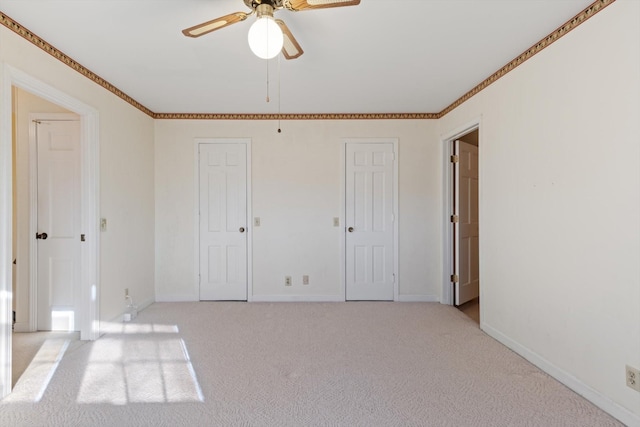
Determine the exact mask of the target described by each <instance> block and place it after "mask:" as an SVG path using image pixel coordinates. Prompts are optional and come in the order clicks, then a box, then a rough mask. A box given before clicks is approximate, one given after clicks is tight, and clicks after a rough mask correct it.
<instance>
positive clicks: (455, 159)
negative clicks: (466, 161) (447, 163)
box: [451, 154, 460, 163]
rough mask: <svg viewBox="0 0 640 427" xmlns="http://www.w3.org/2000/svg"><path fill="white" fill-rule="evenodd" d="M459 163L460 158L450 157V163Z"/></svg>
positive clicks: (456, 156)
mask: <svg viewBox="0 0 640 427" xmlns="http://www.w3.org/2000/svg"><path fill="white" fill-rule="evenodd" d="M459 161H460V158H459V157H458V155H456V154H454V155H452V156H451V163H458V162H459Z"/></svg>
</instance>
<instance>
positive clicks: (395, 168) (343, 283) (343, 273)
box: [340, 138, 401, 301]
mask: <svg viewBox="0 0 640 427" xmlns="http://www.w3.org/2000/svg"><path fill="white" fill-rule="evenodd" d="M381 143H386V144H392V145H393V152H394V153H395V159H394V161H393V215H394V217H395V220H394V221H393V271H394V274H395V279H396V280H395V282H394V283H393V300H394V301H398V294H399V288H400V279H401V278H400V274H399V270H398V241H399V238H398V237H399V236H398V230H399V227H398V224H399V222H400V216H399V215H398V198H399V197H398V189H399V187H398V169H399V167H398V163H399V161H398V159H399V157H400V152H399V150H398V138H343V140H342V144H341V146H340V148H341V149H340V158H341V160H340V164H341V165H342V168H341V169H342V170H341V177H340V192H341V194H340V200H341V203H342V205H341V208H340V231H341V232H340V259H341V262H340V281H341V283H340V292H341V295H342V297H343V299H344V301H346V300H347V286H346V263H347V256H346V255H347V253H346V237H347V230H346V227H347V225H346V223H345V221H346V209H347V203H346V185H347V158H346V146H347V144H381Z"/></svg>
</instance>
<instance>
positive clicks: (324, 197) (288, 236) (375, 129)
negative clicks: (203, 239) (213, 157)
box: [155, 120, 442, 301]
mask: <svg viewBox="0 0 640 427" xmlns="http://www.w3.org/2000/svg"><path fill="white" fill-rule="evenodd" d="M435 128H436V123H435V121H417V120H405V121H401V120H400V121H374V120H371V121H368V120H364V121H287V122H283V123H282V133H281V134H278V133H277V132H276V129H277V125H276V123H274V122H269V121H215V122H212V121H188V120H176V121H172V120H158V121H156V146H155V156H156V175H155V179H156V230H157V232H156V298H157V299H158V300H168V301H171V300H197V299H198V286H197V283H196V278H195V274H196V272H195V263H194V262H195V257H196V254H195V250H196V247H195V242H196V240H195V238H196V236H195V227H194V203H195V197H196V195H195V191H194V190H195V170H194V166H195V163H194V138H197V137H201V138H205V137H243V138H245V137H246V138H251V140H252V165H253V167H252V190H253V197H252V202H253V212H252V214H251V216H252V217H260V219H261V226H260V227H255V228H253V229H252V230H250V235H251V234H252V235H253V296H254V297H255V298H256V299H269V298H275V299H293V298H300V299H304V300H311V299H314V298H317V299H344V293H343V292H342V291H341V288H340V284H341V275H340V271H341V263H342V261H341V254H340V239H341V235H342V234H341V232H340V228H336V227H333V224H332V219H333V217H342V216H343V213H342V212H341V210H342V209H343V208H342V201H341V195H342V188H341V185H344V184H342V183H341V173H342V172H341V168H342V161H343V160H342V157H341V149H342V147H343V145H342V140H343V138H350V137H397V138H399V148H398V151H399V160H398V163H399V193H400V194H399V212H400V215H399V251H400V255H399V260H400V265H399V285H400V287H399V293H400V296H401V298H403V299H412V298H418V299H423V300H424V299H427V300H437V299H439V294H440V290H439V288H440V278H441V277H442V259H441V258H442V257H441V254H440V252H441V249H440V248H441V246H442V240H441V239H442V236H441V233H440V227H441V222H442V218H441V209H440V203H441V188H440V184H439V179H440V176H441V174H442V169H441V166H440V163H441V159H442V156H441V152H440V145H439V144H438V143H437V140H436V138H435V135H436V134H435ZM303 274H308V275H309V276H310V284H309V285H305V286H303V285H302V283H301V282H302V275H303ZM285 275H291V276H292V277H293V286H291V287H285V286H284V276H285Z"/></svg>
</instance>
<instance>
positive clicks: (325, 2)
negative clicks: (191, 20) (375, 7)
mask: <svg viewBox="0 0 640 427" xmlns="http://www.w3.org/2000/svg"><path fill="white" fill-rule="evenodd" d="M243 1H244V4H245V5H246V6H247V7H248V8H250V9H251V11H250V12H248V13H247V12H235V13H231V14H229V15H225V16H221V17H219V18H216V19H214V20H211V21H207V22H203V23H201V24H198V25H195V26H193V27H189V28H186V29H184V30H182V33H183V34H184V35H185V36H188V37H200V36H203V35H205V34H208V33H210V32H212V31H216V30H219V29H221V28H224V27H228V26H229V25H231V24H235V23H237V22H241V21H244V20H245V19H247V18H248V17H249V16H251V15H253V14H256V16H257V19H256V22H254V23H253V24H252V26H251V28H250V29H249V46H250V47H251V50H252V51H253V53H255V54H256V55H257V56H258V57H260V58H263V59H270V58H273V57H275V56H276V55H277V54H278V53H280V52H282V54H283V55H284V57H285V58H286V59H296V58H298V57H299V56H300V55H302V54H303V53H304V51H303V50H302V48H301V47H300V45H299V44H298V42H297V41H296V39H295V38H294V37H293V34H291V31H289V28H288V27H287V26H286V24H285V23H284V22H283V21H282V20H281V19H274V18H273V14H274V13H275V12H277V11H278V10H280V9H288V10H291V11H293V12H298V11H301V10H310V9H323V8H328V7H341V6H356V5H358V4H360V0H243Z"/></svg>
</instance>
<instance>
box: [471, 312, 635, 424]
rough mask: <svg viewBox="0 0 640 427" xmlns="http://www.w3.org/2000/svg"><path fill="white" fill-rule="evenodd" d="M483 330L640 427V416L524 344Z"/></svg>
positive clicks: (553, 375)
mask: <svg viewBox="0 0 640 427" xmlns="http://www.w3.org/2000/svg"><path fill="white" fill-rule="evenodd" d="M481 329H482V330H483V331H484V332H486V333H487V334H488V335H489V336H491V337H492V338H494V339H495V340H497V341H498V342H500V343H501V344H504V345H505V346H507V347H508V348H510V349H511V350H513V351H515V352H516V353H518V354H519V355H520V356H522V357H524V358H525V359H527V360H528V361H529V362H531V363H533V364H534V365H536V366H537V367H538V368H540V369H542V370H543V371H545V372H546V373H547V374H549V375H551V376H552V377H553V378H555V379H556V380H558V381H560V382H561V383H562V384H564V385H566V386H567V387H569V388H570V389H571V390H573V391H575V392H576V393H578V394H579V395H580V396H582V397H584V398H585V399H587V400H588V401H590V402H591V403H593V404H594V405H596V406H597V407H599V408H600V409H602V410H603V411H605V412H606V413H608V414H609V415H611V416H612V417H614V418H617V419H618V420H619V421H621V422H623V423H624V424H626V425H628V426H640V416H638V415H636V414H634V413H633V412H631V411H630V410H628V409H626V408H623V407H622V406H620V405H619V404H617V403H616V402H614V401H613V400H611V399H610V398H608V397H607V396H605V395H603V394H602V393H599V392H598V391H596V390H594V389H592V388H591V387H589V386H588V385H586V384H585V383H583V382H582V381H580V380H579V379H577V378H576V377H574V376H573V375H571V374H570V373H568V372H566V371H565V370H563V369H561V368H559V367H557V366H555V365H554V364H553V363H551V362H550V361H548V360H547V359H545V358H544V357H542V356H540V355H539V354H537V353H535V352H533V351H532V350H530V349H528V348H527V347H525V346H523V345H522V344H519V343H518V342H516V341H514V340H512V339H511V338H509V337H507V336H506V335H504V334H503V333H502V332H500V331H498V330H496V329H494V328H492V327H491V326H489V325H487V324H486V323H483V324H482V325H481Z"/></svg>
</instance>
